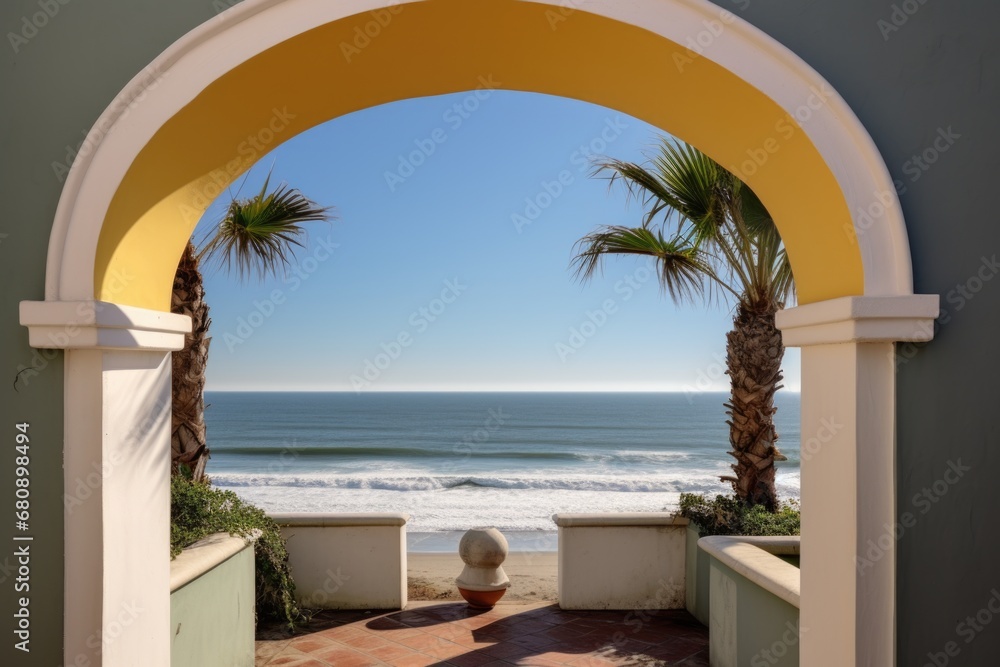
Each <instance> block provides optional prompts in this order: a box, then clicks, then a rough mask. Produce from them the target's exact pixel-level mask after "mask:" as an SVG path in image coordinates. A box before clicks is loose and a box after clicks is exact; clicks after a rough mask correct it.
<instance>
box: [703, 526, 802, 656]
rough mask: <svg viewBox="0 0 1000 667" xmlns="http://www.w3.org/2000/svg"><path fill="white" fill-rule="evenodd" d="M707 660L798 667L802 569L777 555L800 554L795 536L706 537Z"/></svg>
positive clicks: (704, 540)
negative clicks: (707, 588)
mask: <svg viewBox="0 0 1000 667" xmlns="http://www.w3.org/2000/svg"><path fill="white" fill-rule="evenodd" d="M699 549H700V550H701V551H702V552H703V553H705V554H706V555H707V556H708V559H709V571H710V574H709V579H710V598H711V600H710V612H709V615H710V620H709V657H710V659H711V664H712V666H713V667H747V666H757V665H768V666H769V667H798V665H799V640H800V629H799V582H800V576H799V569H798V568H797V567H795V566H794V565H791V564H789V563H787V562H785V561H784V560H782V559H780V558H778V556H777V555H776V554H781V555H798V550H799V540H798V538H797V537H706V538H703V539H702V540H701V541H700V542H699Z"/></svg>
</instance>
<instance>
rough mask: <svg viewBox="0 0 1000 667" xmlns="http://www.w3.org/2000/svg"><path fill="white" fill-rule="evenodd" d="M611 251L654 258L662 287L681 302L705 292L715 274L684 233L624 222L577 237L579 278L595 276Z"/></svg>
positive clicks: (575, 260)
mask: <svg viewBox="0 0 1000 667" xmlns="http://www.w3.org/2000/svg"><path fill="white" fill-rule="evenodd" d="M607 255H639V256H644V257H652V258H654V259H655V261H656V273H657V278H658V280H659V283H660V287H661V289H663V290H664V291H665V292H666V293H668V294H669V295H670V297H671V298H672V299H673V300H674V301H676V302H678V303H683V302H685V301H693V300H694V299H695V298H696V297H699V296H702V295H704V293H705V289H706V282H708V281H709V280H711V279H713V278H714V273H713V272H712V269H711V267H710V266H709V265H708V264H706V263H705V261H704V258H703V257H702V253H701V252H700V251H699V250H698V248H697V247H696V246H693V245H691V244H689V243H687V242H686V241H685V239H684V238H683V237H675V238H672V239H666V238H664V237H663V235H662V234H660V233H657V232H654V231H653V230H651V229H649V228H648V227H622V226H607V227H602V228H600V229H599V230H598V231H595V232H593V233H591V234H588V235H587V236H585V237H583V238H582V239H580V240H579V241H577V243H576V253H575V256H574V258H573V260H572V266H573V267H574V271H575V273H576V276H577V278H578V279H579V280H581V281H587V280H589V279H591V278H592V277H593V276H594V275H595V273H597V272H598V271H600V270H601V269H602V267H603V259H604V257H605V256H607Z"/></svg>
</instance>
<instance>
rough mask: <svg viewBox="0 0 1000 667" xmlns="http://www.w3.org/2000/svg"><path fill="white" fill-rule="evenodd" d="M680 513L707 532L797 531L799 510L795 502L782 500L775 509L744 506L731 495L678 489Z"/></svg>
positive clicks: (703, 533) (772, 532)
mask: <svg viewBox="0 0 1000 667" xmlns="http://www.w3.org/2000/svg"><path fill="white" fill-rule="evenodd" d="M680 515H681V516H683V517H684V518H686V519H688V520H689V521H691V523H693V524H695V525H696V526H697V527H698V533H699V535H700V536H701V537H707V536H709V535H798V534H799V531H800V530H801V512H800V510H799V504H798V502H796V501H794V500H792V501H787V502H783V503H781V504H780V506H779V507H778V510H777V511H776V512H768V511H767V508H765V507H763V506H761V505H757V506H755V507H747V506H746V505H745V504H744V503H742V502H740V501H739V500H738V499H737V498H734V497H733V496H721V495H720V496H716V497H715V498H714V499H711V500H710V499H709V498H708V497H707V496H705V495H702V494H697V493H682V494H681V501H680Z"/></svg>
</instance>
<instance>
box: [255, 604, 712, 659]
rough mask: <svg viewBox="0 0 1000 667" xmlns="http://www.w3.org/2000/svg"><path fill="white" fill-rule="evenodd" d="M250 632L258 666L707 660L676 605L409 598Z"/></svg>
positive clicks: (704, 645)
mask: <svg viewBox="0 0 1000 667" xmlns="http://www.w3.org/2000/svg"><path fill="white" fill-rule="evenodd" d="M257 639H258V641H257V662H256V664H257V665H258V666H261V665H269V666H270V665H287V666H289V667H327V666H328V665H334V666H335V667H367V666H369V665H380V666H381V665H393V666H395V667H424V666H427V665H439V666H442V667H447V666H449V665H455V666H457V667H481V666H484V665H489V666H490V667H495V666H500V665H502V666H505V667H506V666H509V665H537V666H539V667H555V666H556V665H573V667H604V666H612V665H613V666H615V667H624V666H630V665H641V666H642V667H654V666H660V665H663V666H666V665H670V666H674V665H676V666H678V667H680V666H682V665H683V666H684V667H707V665H708V629H707V628H705V627H704V626H702V625H701V624H699V623H698V622H697V621H696V620H695V619H694V617H692V616H691V615H690V614H688V613H687V612H686V611H644V612H626V611H562V610H560V609H559V607H558V606H556V605H552V604H545V603H543V604H528V605H524V604H516V603H511V604H503V603H501V604H499V605H497V606H496V607H495V608H494V609H492V610H490V611H475V610H472V609H470V608H469V607H468V606H466V605H465V604H464V603H435V602H422V603H421V602H415V603H411V604H410V606H409V607H407V609H406V610H405V611H392V612H358V611H348V612H332V611H327V612H322V613H321V614H319V615H317V616H316V617H315V618H314V619H313V622H312V624H311V625H310V626H309V627H306V628H303V629H302V630H300V631H298V632H296V634H295V635H288V634H287V633H286V632H285V631H283V630H280V629H279V630H268V629H261V630H259V631H258V636H257Z"/></svg>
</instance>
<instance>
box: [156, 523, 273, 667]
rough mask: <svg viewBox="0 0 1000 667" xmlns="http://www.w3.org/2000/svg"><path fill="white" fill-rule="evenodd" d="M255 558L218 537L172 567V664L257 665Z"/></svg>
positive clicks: (237, 542) (233, 540)
mask: <svg viewBox="0 0 1000 667" xmlns="http://www.w3.org/2000/svg"><path fill="white" fill-rule="evenodd" d="M254 585H255V581H254V553H253V546H252V545H250V544H247V543H246V542H245V541H244V540H242V539H240V538H238V537H230V536H229V535H226V534H218V535H213V536H211V537H209V538H207V539H205V540H202V541H201V542H197V543H196V544H193V545H192V546H190V547H188V548H187V549H185V550H184V551H183V552H182V553H181V554H180V555H178V556H177V558H175V559H174V560H173V561H171V563H170V642H171V645H170V664H171V665H175V666H176V667H191V665H227V666H228V665H232V666H234V667H242V666H244V665H246V666H248V667H252V665H253V664H254V622H255V617H254V614H255V611H254V600H255V596H254Z"/></svg>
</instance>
